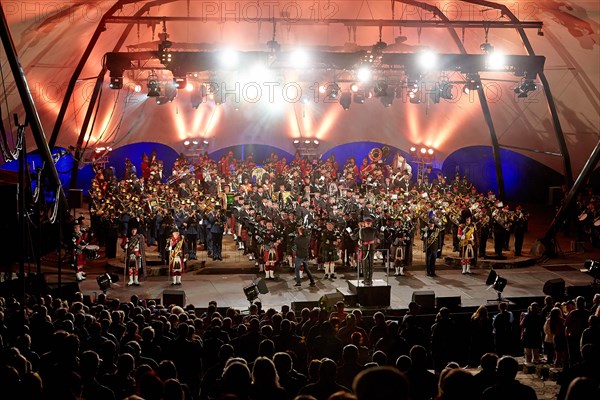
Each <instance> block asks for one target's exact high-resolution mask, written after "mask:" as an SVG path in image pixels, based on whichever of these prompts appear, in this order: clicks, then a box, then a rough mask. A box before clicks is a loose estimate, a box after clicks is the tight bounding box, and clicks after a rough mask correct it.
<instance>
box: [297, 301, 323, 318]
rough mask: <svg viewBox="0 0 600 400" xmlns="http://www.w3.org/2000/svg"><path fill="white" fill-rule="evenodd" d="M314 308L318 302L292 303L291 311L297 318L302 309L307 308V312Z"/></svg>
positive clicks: (317, 305)
mask: <svg viewBox="0 0 600 400" xmlns="http://www.w3.org/2000/svg"><path fill="white" fill-rule="evenodd" d="M315 307H319V302H318V301H314V300H313V301H292V305H291V308H292V311H294V312H295V313H296V316H297V317H299V316H300V312H301V311H302V310H303V309H304V308H308V309H309V310H312V309H313V308H315Z"/></svg>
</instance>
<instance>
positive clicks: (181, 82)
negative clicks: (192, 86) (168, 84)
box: [173, 76, 188, 89]
mask: <svg viewBox="0 0 600 400" xmlns="http://www.w3.org/2000/svg"><path fill="white" fill-rule="evenodd" d="M173 84H174V85H175V88H176V89H187V85H188V82H187V77H185V76H176V77H174V78H173Z"/></svg>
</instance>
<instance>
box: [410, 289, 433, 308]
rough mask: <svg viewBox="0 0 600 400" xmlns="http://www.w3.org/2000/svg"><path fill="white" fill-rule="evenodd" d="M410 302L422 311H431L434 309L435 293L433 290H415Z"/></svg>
mask: <svg viewBox="0 0 600 400" xmlns="http://www.w3.org/2000/svg"><path fill="white" fill-rule="evenodd" d="M412 301H414V302H415V303H417V304H418V305H420V306H421V308H423V309H428V310H433V309H434V308H435V292H434V291H433V290H416V291H414V292H413V293H412Z"/></svg>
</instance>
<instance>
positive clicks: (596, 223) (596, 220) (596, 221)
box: [594, 217, 600, 227]
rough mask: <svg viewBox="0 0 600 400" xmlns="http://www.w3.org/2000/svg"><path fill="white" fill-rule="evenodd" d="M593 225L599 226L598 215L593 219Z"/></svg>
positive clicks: (599, 218) (599, 219)
mask: <svg viewBox="0 0 600 400" xmlns="http://www.w3.org/2000/svg"><path fill="white" fill-rule="evenodd" d="M594 226H596V227H598V226H600V217H596V219H595V220H594Z"/></svg>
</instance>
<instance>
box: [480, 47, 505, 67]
mask: <svg viewBox="0 0 600 400" xmlns="http://www.w3.org/2000/svg"><path fill="white" fill-rule="evenodd" d="M485 65H486V67H487V69H504V67H505V66H506V56H505V55H504V53H502V52H501V51H492V52H491V53H488V54H487V56H486V58H485Z"/></svg>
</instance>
